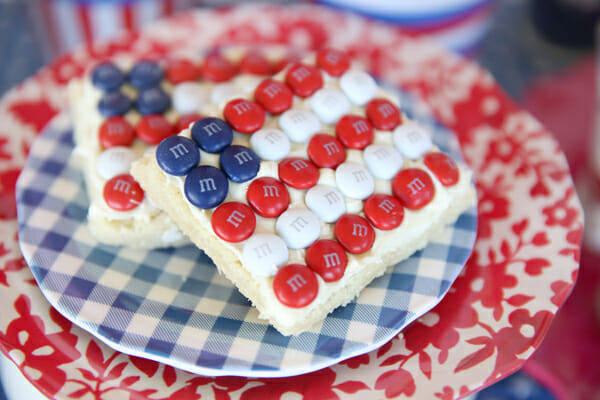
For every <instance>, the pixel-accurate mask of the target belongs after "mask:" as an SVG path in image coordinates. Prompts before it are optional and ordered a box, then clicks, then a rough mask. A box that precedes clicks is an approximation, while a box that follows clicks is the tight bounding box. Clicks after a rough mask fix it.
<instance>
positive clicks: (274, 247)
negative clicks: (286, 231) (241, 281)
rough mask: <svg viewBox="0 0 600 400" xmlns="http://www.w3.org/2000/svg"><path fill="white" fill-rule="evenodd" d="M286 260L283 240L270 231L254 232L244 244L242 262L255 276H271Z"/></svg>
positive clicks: (286, 254) (286, 253)
mask: <svg viewBox="0 0 600 400" xmlns="http://www.w3.org/2000/svg"><path fill="white" fill-rule="evenodd" d="M287 260H288V248H287V246H286V244H285V242H284V241H283V240H282V239H281V238H280V237H279V236H277V235H274V234H272V233H256V234H254V235H252V236H251V237H250V238H249V239H248V240H247V241H246V243H245V244H244V249H243V250H242V264H243V265H244V268H246V269H247V270H248V271H249V272H250V273H251V274H253V275H256V276H265V277H266V276H272V275H275V273H277V270H278V269H279V267H281V266H282V265H284V264H285V263H286V262H287Z"/></svg>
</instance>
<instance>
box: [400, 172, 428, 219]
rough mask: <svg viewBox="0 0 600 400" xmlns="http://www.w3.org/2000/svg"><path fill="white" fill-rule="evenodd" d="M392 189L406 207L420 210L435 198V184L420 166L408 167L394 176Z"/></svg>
mask: <svg viewBox="0 0 600 400" xmlns="http://www.w3.org/2000/svg"><path fill="white" fill-rule="evenodd" d="M392 191H393V192H394V196H396V197H397V198H398V199H399V200H400V202H401V203H402V204H403V205H404V207H406V208H409V209H411V210H418V209H419V208H423V207H425V206H426V205H427V204H429V202H430V201H431V200H432V199H433V196H434V194H435V186H434V185H433V181H432V180H431V177H430V176H429V174H428V173H427V172H425V171H423V170H422V169H418V168H407V169H403V170H401V171H400V172H398V173H397V174H396V176H395V177H394V180H393V181H392Z"/></svg>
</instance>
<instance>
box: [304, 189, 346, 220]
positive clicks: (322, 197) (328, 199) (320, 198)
mask: <svg viewBox="0 0 600 400" xmlns="http://www.w3.org/2000/svg"><path fill="white" fill-rule="evenodd" d="M304 202H305V203H306V206H307V207H308V208H310V209H311V210H312V212H314V213H315V214H316V215H317V216H318V217H319V218H320V219H322V220H323V221H325V222H335V221H337V219H338V218H339V217H341V216H342V215H343V214H344V213H345V212H346V202H345V201H344V195H343V194H342V193H341V192H340V191H339V190H337V189H336V188H334V187H331V186H327V185H316V186H314V187H312V188H310V189H309V190H308V192H306V197H305V198H304Z"/></svg>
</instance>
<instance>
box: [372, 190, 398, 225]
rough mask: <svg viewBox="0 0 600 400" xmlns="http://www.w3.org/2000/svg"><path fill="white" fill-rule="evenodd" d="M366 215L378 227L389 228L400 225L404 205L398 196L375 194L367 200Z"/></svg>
mask: <svg viewBox="0 0 600 400" xmlns="http://www.w3.org/2000/svg"><path fill="white" fill-rule="evenodd" d="M364 210H365V215H366V217H367V219H368V220H369V222H370V223H372V224H373V226H374V227H375V228H377V229H381V230H389V229H394V228H397V227H398V226H400V224H401V223H402V220H403V219H404V207H402V204H401V203H400V201H398V199H397V198H395V197H393V196H390V195H387V194H374V195H372V196H369V198H368V199H367V200H366V201H365V206H364Z"/></svg>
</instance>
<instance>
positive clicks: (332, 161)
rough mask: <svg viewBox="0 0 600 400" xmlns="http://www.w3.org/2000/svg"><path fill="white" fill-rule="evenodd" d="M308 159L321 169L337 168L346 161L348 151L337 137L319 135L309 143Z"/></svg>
mask: <svg viewBox="0 0 600 400" xmlns="http://www.w3.org/2000/svg"><path fill="white" fill-rule="evenodd" d="M307 152H308V157H309V158H310V159H311V161H312V162H314V163H315V164H316V165H317V166H318V167H319V168H335V167H337V166H338V165H340V164H341V163H343V162H344V161H345V160H346V151H345V150H344V146H343V145H342V143H341V142H340V141H339V140H338V139H337V138H336V137H335V136H331V135H327V134H325V133H317V134H316V135H314V136H313V137H312V138H311V139H310V142H308V148H307Z"/></svg>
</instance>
